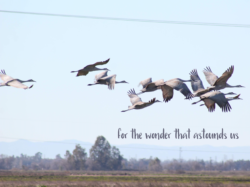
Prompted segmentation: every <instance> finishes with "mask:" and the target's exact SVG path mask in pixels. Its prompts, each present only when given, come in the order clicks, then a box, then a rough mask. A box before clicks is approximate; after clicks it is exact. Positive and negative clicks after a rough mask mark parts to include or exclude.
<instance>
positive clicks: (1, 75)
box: [0, 69, 13, 83]
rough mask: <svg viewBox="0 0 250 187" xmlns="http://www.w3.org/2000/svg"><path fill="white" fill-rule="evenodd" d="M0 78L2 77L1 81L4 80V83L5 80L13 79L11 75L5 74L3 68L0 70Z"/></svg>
mask: <svg viewBox="0 0 250 187" xmlns="http://www.w3.org/2000/svg"><path fill="white" fill-rule="evenodd" d="M0 78H1V79H2V81H4V83H6V82H9V81H11V80H13V78H12V77H10V76H8V75H6V72H5V70H4V69H3V70H1V72H0Z"/></svg>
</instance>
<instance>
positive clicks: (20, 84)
mask: <svg viewBox="0 0 250 187" xmlns="http://www.w3.org/2000/svg"><path fill="white" fill-rule="evenodd" d="M8 85H9V86H12V87H15V88H23V89H27V88H28V86H26V85H24V84H22V83H20V82H19V81H17V80H13V81H10V82H9V83H8Z"/></svg>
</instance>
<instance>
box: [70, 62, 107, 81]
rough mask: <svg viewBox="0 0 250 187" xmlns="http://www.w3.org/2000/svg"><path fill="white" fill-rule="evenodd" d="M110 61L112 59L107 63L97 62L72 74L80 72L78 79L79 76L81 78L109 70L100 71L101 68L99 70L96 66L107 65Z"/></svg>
mask: <svg viewBox="0 0 250 187" xmlns="http://www.w3.org/2000/svg"><path fill="white" fill-rule="evenodd" d="M109 60H110V59H107V60H105V61H100V62H96V63H94V64H90V65H87V66H85V67H84V68H82V69H80V70H77V71H71V73H75V72H78V73H77V75H76V76H77V77H78V76H81V75H87V74H88V73H89V72H91V71H99V70H108V69H107V68H103V69H100V68H97V67H96V66H98V65H104V64H107V63H108V62H109ZM108 71H109V70H108Z"/></svg>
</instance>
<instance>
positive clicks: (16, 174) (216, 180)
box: [0, 171, 250, 187]
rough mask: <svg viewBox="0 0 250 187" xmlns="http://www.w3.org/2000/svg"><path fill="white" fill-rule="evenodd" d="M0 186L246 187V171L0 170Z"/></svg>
mask: <svg viewBox="0 0 250 187" xmlns="http://www.w3.org/2000/svg"><path fill="white" fill-rule="evenodd" d="M0 186H6V187H7V186H8V187H12V186H36V187H45V186H103V187H104V186H105V187H133V186H142V187H153V186H159V187H161V186H170V187H247V186H250V172H249V171H227V172H219V171H200V172H132V171H0Z"/></svg>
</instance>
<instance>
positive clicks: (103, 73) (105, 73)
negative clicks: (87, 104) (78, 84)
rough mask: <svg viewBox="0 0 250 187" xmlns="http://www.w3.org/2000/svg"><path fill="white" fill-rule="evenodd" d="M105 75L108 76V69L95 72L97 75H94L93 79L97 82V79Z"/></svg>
mask: <svg viewBox="0 0 250 187" xmlns="http://www.w3.org/2000/svg"><path fill="white" fill-rule="evenodd" d="M107 76H108V70H106V71H103V72H101V73H99V74H97V75H96V76H95V80H96V82H97V81H98V80H99V79H101V78H103V77H107Z"/></svg>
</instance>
